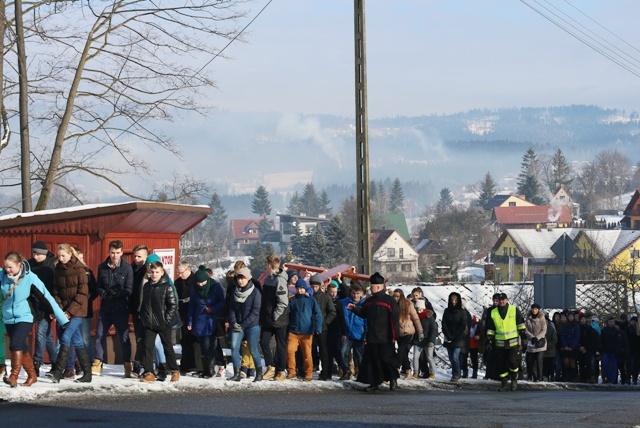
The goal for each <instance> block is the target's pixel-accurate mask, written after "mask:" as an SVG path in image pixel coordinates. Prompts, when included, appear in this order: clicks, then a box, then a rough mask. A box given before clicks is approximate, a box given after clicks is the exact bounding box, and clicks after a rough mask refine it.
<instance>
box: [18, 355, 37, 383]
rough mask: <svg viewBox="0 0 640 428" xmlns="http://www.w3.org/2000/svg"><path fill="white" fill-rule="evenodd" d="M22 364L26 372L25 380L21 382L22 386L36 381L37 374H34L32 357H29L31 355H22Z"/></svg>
mask: <svg viewBox="0 0 640 428" xmlns="http://www.w3.org/2000/svg"><path fill="white" fill-rule="evenodd" d="M22 366H23V367H24V370H25V371H26V372H27V380H26V381H25V382H24V383H23V384H22V386H31V385H33V384H34V383H36V382H37V381H38V375H37V374H36V368H35V367H34V365H33V358H31V355H29V354H24V355H22Z"/></svg>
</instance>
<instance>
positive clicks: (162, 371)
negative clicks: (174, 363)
mask: <svg viewBox="0 0 640 428" xmlns="http://www.w3.org/2000/svg"><path fill="white" fill-rule="evenodd" d="M168 371H169V367H167V365H166V364H158V367H157V368H156V372H157V373H156V380H157V381H158V382H164V381H165V380H166V379H167V372H168Z"/></svg>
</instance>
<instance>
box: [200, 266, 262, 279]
mask: <svg viewBox="0 0 640 428" xmlns="http://www.w3.org/2000/svg"><path fill="white" fill-rule="evenodd" d="M205 274H206V272H205ZM236 276H244V277H245V278H247V279H249V280H250V279H251V271H250V270H249V268H248V267H243V268H240V269H238V270H237V271H236Z"/></svg>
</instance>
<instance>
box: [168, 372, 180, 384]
mask: <svg viewBox="0 0 640 428" xmlns="http://www.w3.org/2000/svg"><path fill="white" fill-rule="evenodd" d="M179 380H180V370H171V380H170V381H169V382H178V381H179Z"/></svg>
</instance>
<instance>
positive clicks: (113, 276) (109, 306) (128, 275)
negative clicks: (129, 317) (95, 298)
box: [96, 257, 133, 313]
mask: <svg viewBox="0 0 640 428" xmlns="http://www.w3.org/2000/svg"><path fill="white" fill-rule="evenodd" d="M96 286H97V288H98V294H100V295H101V296H102V304H101V308H102V310H103V311H105V312H108V313H123V312H124V313H129V296H130V295H131V290H132V289H133V269H131V265H130V264H129V263H127V262H125V261H124V260H120V264H119V265H118V266H116V267H115V268H113V269H112V268H111V267H110V266H109V258H108V257H107V259H106V260H105V261H104V262H102V263H100V265H99V266H98V278H97V284H96Z"/></svg>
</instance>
